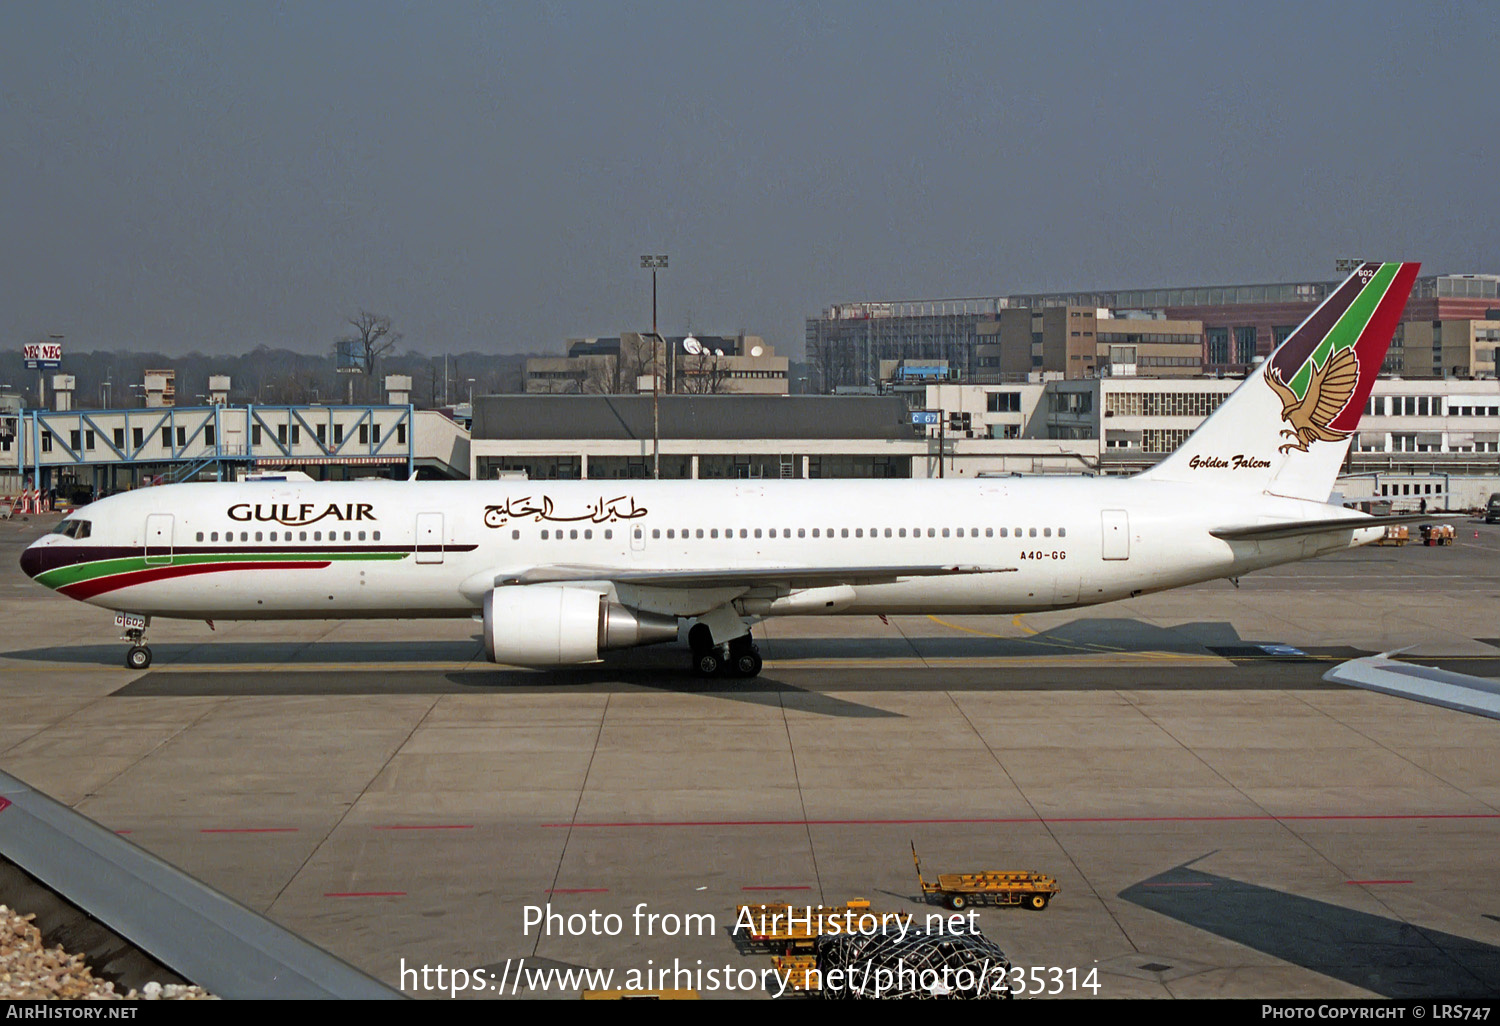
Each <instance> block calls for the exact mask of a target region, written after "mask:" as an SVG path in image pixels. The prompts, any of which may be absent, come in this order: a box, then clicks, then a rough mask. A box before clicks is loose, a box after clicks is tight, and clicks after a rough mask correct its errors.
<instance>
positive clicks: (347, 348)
mask: <svg viewBox="0 0 1500 1026" xmlns="http://www.w3.org/2000/svg"><path fill="white" fill-rule="evenodd" d="M348 324H349V326H350V328H352V329H353V330H352V331H351V332H350V333H349V334H348V335H345V336H344V337H343V338H341V339H339V341H338V345H337V353H338V355H339V357H340V360H339V362H340V364H341V365H343V364H345V363H346V362H347V363H352V364H353V366H354V367H355V368H357V371H358V373H359V374H361V375H362V376H363V377H364V378H365V381H366V382H367V385H366V387H367V388H370V387H374V386H373V385H369V384H368V383H369V382H373V381H374V380H375V370H376V367H377V366H378V362H379V360H380V357H381V356H383V355H385V354H386V353H388V352H390V351H391V350H392V349H394V348H395V346H396V343H397V342H400V341H401V333H400V332H398V331H393V330H391V319H390V318H389V317H387V316H386V315H385V314H377V313H371V312H370V311H368V310H361V311H360V312H359V313H358V314H357V315H356V316H354V317H350V318H349V320H348ZM350 391H351V392H352V391H353V385H352V384H351V385H350Z"/></svg>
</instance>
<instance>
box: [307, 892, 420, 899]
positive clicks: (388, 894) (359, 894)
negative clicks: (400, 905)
mask: <svg viewBox="0 0 1500 1026" xmlns="http://www.w3.org/2000/svg"><path fill="white" fill-rule="evenodd" d="M323 897H325V898H404V897H406V892H405V891H324V892H323Z"/></svg>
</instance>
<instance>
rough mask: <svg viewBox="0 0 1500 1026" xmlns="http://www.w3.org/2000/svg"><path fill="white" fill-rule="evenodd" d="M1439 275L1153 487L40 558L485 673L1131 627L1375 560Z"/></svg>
mask: <svg viewBox="0 0 1500 1026" xmlns="http://www.w3.org/2000/svg"><path fill="white" fill-rule="evenodd" d="M1416 273H1417V265H1416V264H1409V263H1385V264H1382V263H1367V264H1364V265H1363V266H1361V267H1360V268H1359V269H1358V270H1357V271H1355V272H1354V273H1353V274H1352V275H1350V277H1349V278H1348V280H1346V281H1345V282H1344V283H1343V284H1342V285H1340V286H1339V287H1338V288H1337V289H1336V290H1335V291H1334V292H1333V293H1332V294H1331V295H1330V296H1329V297H1328V298H1327V299H1326V300H1324V302H1323V303H1322V304H1321V305H1320V306H1319V307H1318V308H1317V309H1316V310H1314V311H1313V313H1312V314H1311V315H1310V316H1309V317H1308V318H1307V319H1306V320H1305V321H1303V322H1302V324H1301V325H1300V326H1298V328H1297V330H1296V331H1295V332H1293V333H1292V335H1291V336H1290V337H1289V338H1288V339H1287V340H1286V341H1285V342H1284V343H1283V344H1282V345H1281V346H1280V347H1279V348H1278V349H1277V350H1276V351H1275V352H1274V353H1273V354H1271V356H1270V358H1269V359H1267V360H1266V362H1265V363H1264V365H1262V366H1261V367H1259V368H1257V369H1256V370H1255V371H1253V372H1252V373H1251V374H1250V375H1249V377H1247V378H1246V379H1245V382H1244V384H1242V385H1241V386H1240V387H1239V388H1238V389H1236V390H1235V391H1234V393H1233V394H1231V395H1230V396H1229V397H1228V398H1227V399H1226V400H1225V401H1224V402H1223V404H1222V405H1220V406H1219V408H1218V409H1217V410H1216V411H1215V412H1214V413H1213V415H1212V416H1210V417H1209V418H1208V419H1207V420H1206V421H1205V422H1204V423H1203V425H1202V426H1201V427H1200V428H1199V429H1198V430H1197V431H1196V432H1194V433H1193V435H1192V436H1191V437H1190V438H1188V440H1187V441H1186V442H1185V443H1184V444H1183V445H1182V447H1181V448H1180V449H1178V450H1177V451H1176V452H1175V453H1173V454H1172V455H1170V456H1169V457H1167V459H1165V460H1163V461H1162V462H1161V463H1160V464H1158V465H1157V466H1155V467H1153V468H1152V469H1151V470H1149V471H1147V472H1145V473H1143V474H1139V475H1137V476H1135V477H1130V478H1069V479H1061V480H1059V479H1056V478H1036V479H1024V478H1022V479H1014V478H1011V479H997V480H977V481H931V480H927V481H922V480H903V481H893V480H879V481H853V480H838V481H828V480H821V481H766V482H731V481H683V482H678V481H670V482H669V481H660V482H658V481H630V482H624V481H620V482H605V481H577V482H526V481H457V482H405V481H403V482H395V481H378V482H355V483H317V482H312V481H305V480H304V481H290V480H288V481H246V482H239V483H225V484H182V485H171V486H167V487H162V488H148V489H143V490H140V491H136V492H130V493H125V494H120V495H113V496H110V497H109V498H107V499H104V500H102V501H100V502H97V503H94V504H93V505H91V506H88V507H87V508H85V509H82V510H79V511H78V512H77V513H75V514H73V515H71V516H69V517H68V518H67V519H66V520H64V521H63V522H62V523H61V524H60V525H59V526H58V528H57V530H56V531H55V532H53V533H52V534H50V535H48V536H46V537H45V538H42V539H41V540H39V541H37V542H36V543H35V544H33V545H32V546H30V547H29V548H28V549H27V550H26V551H25V553H24V554H23V555H22V557H21V566H22V568H23V569H24V570H25V571H26V573H27V574H29V575H30V576H32V577H34V578H35V579H36V580H37V582H38V583H40V584H44V585H46V586H47V587H49V588H52V589H54V590H55V591H58V592H61V593H62V594H64V595H67V596H69V597H71V598H75V599H78V600H80V601H83V602H89V603H92V604H94V605H97V606H102V607H104V608H106V609H113V610H116V611H118V612H120V613H122V614H126V615H125V616H123V617H122V618H121V620H120V622H122V623H123V625H124V626H125V627H126V628H127V630H126V639H127V640H129V641H130V642H131V648H130V652H129V655H128V657H127V659H126V665H128V666H130V667H133V668H137V669H139V668H144V667H146V666H148V665H150V662H151V652H150V649H148V648H146V646H145V628H146V626H147V625H148V624H149V621H150V618H151V617H153V616H165V617H183V618H192V619H203V620H231V619H292V618H348V617H389V618H402V617H437V616H473V615H478V616H482V618H483V621H484V645H485V652H486V654H487V655H488V656H489V657H490V658H491V659H493V660H495V661H496V662H500V663H509V664H515V665H522V666H558V665H565V664H572V663H585V662H590V661H593V660H597V659H598V658H599V653H600V652H602V651H605V650H607V649H614V648H626V647H630V646H633V645H648V644H653V643H656V642H663V641H670V640H674V639H675V638H676V637H677V634H678V628H679V624H681V623H684V622H686V623H688V624H689V629H688V632H687V640H688V644H689V646H690V647H691V649H692V652H693V666H694V668H695V669H696V671H697V672H698V673H701V674H714V673H726V674H731V675H736V676H744V677H753V676H754V675H755V674H757V673H758V672H760V667H761V660H760V655H759V653H758V652H757V650H756V647H755V645H754V644H753V642H752V640H751V634H750V630H751V627H752V625H753V624H755V623H756V622H758V621H759V620H761V619H763V618H765V617H769V616H779V615H786V614H797V615H806V614H835V613H847V614H855V613H866V614H874V613H1015V612H1026V611H1035V610H1044V609H1065V608H1070V607H1074V606H1086V605H1094V604H1096V603H1100V602H1111V601H1113V600H1115V599H1121V598H1127V597H1130V596H1133V595H1140V594H1144V593H1146V592H1152V591H1161V590H1164V589H1167V588H1177V587H1181V586H1183V585H1187V584H1194V583H1197V582H1199V581H1207V580H1212V579H1214V578H1220V577H1236V576H1238V575H1240V574H1244V573H1248V572H1250V571H1252V570H1259V569H1261V568H1263V567H1269V566H1274V565H1276V564H1278V563H1286V562H1290V561H1293V560H1298V559H1305V558H1307V557H1310V556H1318V555H1322V554H1324V553H1327V552H1333V551H1336V550H1339V549H1345V548H1350V547H1352V546H1356V545H1363V544H1365V543H1367V542H1371V541H1374V540H1375V539H1376V538H1378V537H1380V536H1381V534H1382V532H1383V530H1384V525H1385V524H1387V523H1391V522H1399V521H1402V520H1411V519H1416V518H1412V517H1405V518H1403V517H1386V518H1372V517H1368V516H1365V515H1363V514H1360V513H1356V512H1354V511H1352V510H1348V509H1344V508H1342V507H1339V506H1334V505H1329V504H1328V503H1327V499H1328V497H1329V493H1330V492H1331V490H1332V488H1333V483H1334V478H1335V476H1336V475H1337V473H1338V469H1339V466H1340V464H1341V463H1342V461H1343V459H1344V454H1345V453H1346V452H1347V451H1348V448H1349V439H1350V435H1351V434H1352V433H1353V432H1354V430H1355V428H1356V427H1357V426H1358V424H1359V418H1360V414H1361V413H1362V412H1363V410H1364V407H1365V402H1366V398H1367V397H1368V396H1369V394H1370V389H1371V386H1372V385H1373V384H1374V382H1375V378H1376V375H1377V374H1378V373H1379V371H1380V365H1381V362H1382V360H1384V358H1385V351H1386V347H1387V346H1388V345H1389V343H1390V340H1391V335H1392V333H1393V331H1394V330H1395V327H1396V323H1397V322H1398V320H1399V319H1400V317H1401V311H1402V309H1403V308H1404V307H1405V305H1406V300H1407V297H1408V295H1409V294H1410V292H1411V286H1412V281H1413V279H1414V278H1415V277H1416Z"/></svg>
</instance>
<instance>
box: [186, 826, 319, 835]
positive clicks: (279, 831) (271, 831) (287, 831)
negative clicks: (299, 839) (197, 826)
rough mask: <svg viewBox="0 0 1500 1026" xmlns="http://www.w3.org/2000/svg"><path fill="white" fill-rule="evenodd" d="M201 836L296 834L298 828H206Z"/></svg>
mask: <svg viewBox="0 0 1500 1026" xmlns="http://www.w3.org/2000/svg"><path fill="white" fill-rule="evenodd" d="M198 832H199V833H200V834H295V833H296V832H297V828H296V827H205V828H204V829H202V830H199V831H198Z"/></svg>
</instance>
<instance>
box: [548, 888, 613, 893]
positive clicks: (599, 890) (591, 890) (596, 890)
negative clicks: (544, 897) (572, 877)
mask: <svg viewBox="0 0 1500 1026" xmlns="http://www.w3.org/2000/svg"><path fill="white" fill-rule="evenodd" d="M547 893H548V894H608V893H609V888H608V887H554V888H552V889H551V890H550V891H548V892H547Z"/></svg>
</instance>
